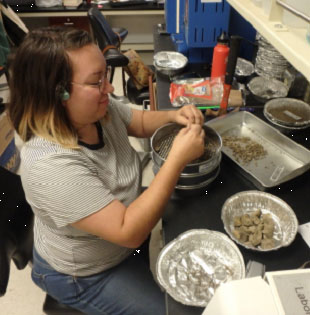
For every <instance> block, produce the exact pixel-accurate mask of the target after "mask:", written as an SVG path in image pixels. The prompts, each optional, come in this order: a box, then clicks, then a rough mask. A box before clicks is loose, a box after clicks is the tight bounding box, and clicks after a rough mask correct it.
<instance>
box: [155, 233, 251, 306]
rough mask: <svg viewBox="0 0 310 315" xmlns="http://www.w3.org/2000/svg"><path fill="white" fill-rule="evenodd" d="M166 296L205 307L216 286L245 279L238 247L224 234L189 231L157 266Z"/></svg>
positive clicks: (171, 245) (166, 249) (169, 246)
mask: <svg viewBox="0 0 310 315" xmlns="http://www.w3.org/2000/svg"><path fill="white" fill-rule="evenodd" d="M156 273H157V279H158V281H159V283H160V284H161V286H162V287H163V288H164V289H165V290H166V291H167V293H168V294H169V295H170V296H171V297H172V298H174V299H175V300H176V301H178V302H181V303H183V304H186V305H192V306H201V307H205V306H206V305H207V304H208V302H209V301H210V299H211V298H212V296H213V294H214V292H215V290H216V289H217V287H218V286H219V285H220V284H221V283H224V282H227V281H230V280H238V279H242V278H244V276H245V266H244V261H243V257H242V255H241V253H240V251H239V249H238V247H237V246H236V245H235V244H234V243H233V242H232V241H231V240H230V239H229V238H228V237H227V236H226V235H225V234H223V233H220V232H216V231H210V230H205V229H201V230H189V231H187V232H185V233H182V234H181V235H179V236H178V237H177V238H176V239H175V240H173V241H171V242H170V243H168V244H167V245H166V246H165V247H164V248H163V249H162V251H161V252H160V254H159V256H158V259H157V264H156Z"/></svg>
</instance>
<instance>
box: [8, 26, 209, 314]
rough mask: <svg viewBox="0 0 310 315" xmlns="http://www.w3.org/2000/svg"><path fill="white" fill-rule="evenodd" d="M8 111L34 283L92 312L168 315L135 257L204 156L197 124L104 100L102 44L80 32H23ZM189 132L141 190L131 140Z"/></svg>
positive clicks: (189, 117)
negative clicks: (183, 176)
mask: <svg viewBox="0 0 310 315" xmlns="http://www.w3.org/2000/svg"><path fill="white" fill-rule="evenodd" d="M10 71H11V80H10V89H11V101H10V106H9V114H10V117H11V120H12V122H13V125H14V127H15V129H16V130H17V132H18V134H19V135H20V136H21V138H22V139H23V140H24V141H25V145H24V146H23V148H22V151H21V159H22V162H21V178H22V184H23V188H24V190H25V195H26V199H27V201H28V202H29V204H30V206H31V208H32V210H33V212H34V214H35V227H34V250H33V269H32V278H33V281H34V282H35V283H36V284H37V285H38V286H39V287H40V288H42V289H43V290H44V291H46V292H47V293H48V294H50V295H51V296H53V297H54V298H55V299H57V300H58V301H60V302H62V303H64V304H67V305H70V306H71V307H74V308H76V309H79V310H81V311H82V312H84V313H87V314H111V315H116V314H132V315H137V314H139V315H142V314H148V315H152V314H154V315H155V314H156V315H160V314H165V305H164V295H163V293H162V292H161V290H160V289H159V287H158V286H157V284H156V283H155V281H154V280H153V278H152V275H151V272H150V269H149V266H148V265H147V264H146V263H145V261H144V260H143V259H142V256H141V255H133V251H134V249H135V248H137V247H139V246H140V245H141V244H143V242H144V241H145V240H146V239H147V238H148V236H149V235H150V232H151V231H152V229H153V227H154V226H155V225H156V223H157V222H158V220H159V219H160V217H161V215H162V213H163V211H164V208H165V204H166V203H167V201H168V200H169V198H170V196H171V194H172V192H173V190H174V187H175V185H176V182H177V180H178V178H179V175H180V173H181V172H182V169H183V168H184V167H185V165H186V164H187V163H188V162H190V161H192V160H193V159H195V158H198V157H199V156H201V155H202V153H203V151H204V132H203V129H202V128H201V125H202V123H203V116H202V114H201V112H200V111H199V110H197V109H196V108H195V107H194V106H185V107H183V108H181V109H179V110H177V111H165V112H151V111H147V112H144V111H139V110H133V109H131V108H130V107H128V106H126V105H124V104H121V103H118V102H117V101H115V100H113V99H111V98H109V94H110V93H112V92H113V90H114V89H113V86H112V85H111V84H110V83H109V79H108V76H109V69H108V68H107V67H106V62H105V59H104V57H103V55H102V53H101V51H100V50H99V48H98V47H97V46H96V45H95V44H94V43H93V42H92V40H91V37H90V35H89V34H88V33H87V32H85V31H83V30H76V29H67V28H59V27H57V28H52V27H51V28H43V29H39V30H35V31H32V32H30V33H29V34H28V35H27V36H26V38H25V40H24V41H23V42H22V44H21V45H20V46H19V48H18V49H17V51H16V54H15V56H14V59H13V61H12V65H11V69H10ZM168 122H177V123H179V124H183V125H186V127H185V128H183V129H182V130H181V131H180V133H179V134H178V136H177V137H176V138H175V141H174V143H173V146H172V148H171V151H170V153H169V155H168V158H167V159H166V162H165V163H164V165H163V166H162V167H161V169H160V171H159V172H158V174H157V175H156V176H155V178H154V180H153V182H152V183H151V185H150V186H149V187H148V188H147V189H146V190H145V191H144V192H143V193H141V166H140V161H139V157H138V155H137V153H136V152H135V150H134V149H133V148H132V147H131V145H130V143H129V140H128V135H130V136H135V137H142V138H146V137H150V136H151V135H152V134H153V132H154V131H155V130H156V129H157V128H159V127H160V126H162V125H163V124H166V123H168Z"/></svg>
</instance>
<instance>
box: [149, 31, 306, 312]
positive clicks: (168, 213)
mask: <svg viewBox="0 0 310 315" xmlns="http://www.w3.org/2000/svg"><path fill="white" fill-rule="evenodd" d="M154 44H155V52H157V51H160V50H174V47H173V45H172V43H171V40H170V37H169V36H168V35H159V34H158V32H157V31H156V29H154ZM171 45H172V46H171ZM169 85H170V80H169V78H168V77H165V76H159V75H158V74H157V99H158V103H159V104H158V109H160V110H168V109H172V106H171V103H170V101H169V97H168V93H169ZM168 101H169V102H168ZM251 107H252V104H251ZM252 110H253V114H254V115H256V116H258V117H259V118H261V119H263V120H264V121H265V122H267V123H268V121H266V119H265V117H264V115H263V104H257V105H255V106H253V107H252ZM286 135H287V136H288V137H290V138H291V139H293V140H295V141H296V142H298V143H299V144H301V145H303V146H305V147H306V148H307V149H309V148H310V128H308V129H305V130H302V131H296V132H289V133H288V134H286ZM245 190H257V188H256V187H255V186H254V185H253V183H252V182H250V181H249V180H248V179H246V178H245V177H244V176H243V175H242V174H241V173H240V170H239V169H238V167H237V166H236V164H235V163H234V162H232V161H231V160H230V159H229V158H227V157H226V156H224V155H223V159H222V161H221V164H220V173H219V175H218V177H217V178H216V179H215V181H214V182H213V183H211V184H210V185H209V186H208V187H207V188H206V189H205V191H203V192H202V193H201V194H199V195H198V196H192V197H182V196H180V195H174V196H173V197H172V198H171V200H170V201H169V203H168V205H167V207H166V210H165V213H164V215H163V232H164V242H165V243H168V242H170V241H172V240H173V239H175V238H176V237H177V236H178V235H179V234H181V233H183V232H185V231H187V230H190V229H210V230H215V231H219V232H223V233H225V231H224V226H223V223H222V221H221V208H222V206H223V204H224V202H225V201H226V199H227V198H229V197H230V196H232V195H233V194H235V193H238V192H240V191H245ZM267 192H269V193H272V194H273V195H276V196H278V197H279V198H281V199H283V200H284V201H286V202H287V203H288V204H289V205H290V206H291V207H292V209H293V210H294V212H295V213H296V216H297V219H298V222H299V224H303V223H307V222H310V211H309V204H310V171H307V172H306V173H304V174H303V175H301V176H299V177H297V178H295V179H294V180H291V181H288V182H286V183H284V184H282V185H280V186H278V187H275V188H272V189H269V190H268V191H267ZM238 248H239V249H240V251H241V253H242V255H243V258H244V261H245V264H246V263H247V262H248V261H249V260H254V261H258V262H260V263H262V264H264V265H265V266H266V271H274V270H286V269H295V268H299V267H300V266H301V265H302V264H303V263H304V262H306V261H308V260H310V249H309V247H308V245H307V244H306V242H305V241H304V240H303V239H302V237H301V235H300V234H299V233H297V236H296V239H295V240H294V242H293V243H292V244H291V245H290V246H288V247H286V248H281V249H279V250H277V251H272V252H257V251H251V250H248V249H245V248H243V247H242V246H239V245H238ZM166 306H167V314H169V315H182V314H184V315H185V314H186V315H198V314H199V315H200V314H201V313H202V312H203V308H200V307H191V306H186V305H183V304H181V303H179V302H177V301H175V300H174V299H172V298H171V297H170V296H169V295H166Z"/></svg>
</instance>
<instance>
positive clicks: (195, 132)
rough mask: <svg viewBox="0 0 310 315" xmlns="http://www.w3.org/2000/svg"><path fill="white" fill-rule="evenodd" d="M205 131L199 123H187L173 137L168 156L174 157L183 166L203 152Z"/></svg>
mask: <svg viewBox="0 0 310 315" xmlns="http://www.w3.org/2000/svg"><path fill="white" fill-rule="evenodd" d="M204 138H205V132H204V130H203V128H202V127H201V125H199V124H189V125H188V126H187V127H185V128H182V129H181V130H180V132H179V133H178V135H177V136H176V137H175V139H174V141H173V144H172V147H171V150H170V152H169V155H168V158H174V160H175V161H178V162H179V163H180V166H182V167H185V166H186V164H188V163H189V162H191V161H193V160H195V159H198V158H199V157H200V156H202V154H203V153H204V147H205V145H204Z"/></svg>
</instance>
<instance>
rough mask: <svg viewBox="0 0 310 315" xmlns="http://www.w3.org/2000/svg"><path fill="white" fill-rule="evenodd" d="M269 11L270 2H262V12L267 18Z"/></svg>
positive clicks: (266, 0) (267, 0) (264, 0)
mask: <svg viewBox="0 0 310 315" xmlns="http://www.w3.org/2000/svg"><path fill="white" fill-rule="evenodd" d="M270 10H271V0H263V12H264V13H265V14H266V15H267V16H269V14H270Z"/></svg>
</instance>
